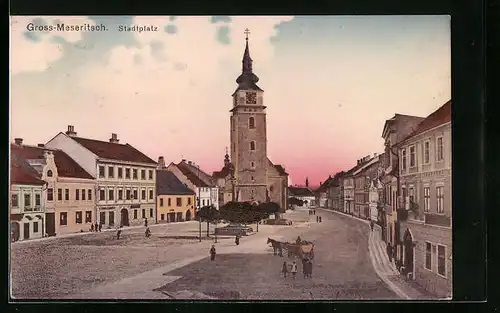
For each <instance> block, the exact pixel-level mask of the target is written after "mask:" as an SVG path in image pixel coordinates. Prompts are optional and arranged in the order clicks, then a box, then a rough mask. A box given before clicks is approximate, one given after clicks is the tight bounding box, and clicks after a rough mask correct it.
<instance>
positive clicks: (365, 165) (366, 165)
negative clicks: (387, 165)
mask: <svg viewBox="0 0 500 313" xmlns="http://www.w3.org/2000/svg"><path fill="white" fill-rule="evenodd" d="M379 161H380V158H379V155H377V156H376V157H373V158H371V159H370V160H368V161H366V162H364V163H363V164H362V165H361V166H360V167H358V169H357V170H355V171H354V172H353V173H352V175H357V174H359V173H360V172H361V171H362V170H366V169H367V168H369V167H371V166H373V165H374V164H376V163H377V162H379Z"/></svg>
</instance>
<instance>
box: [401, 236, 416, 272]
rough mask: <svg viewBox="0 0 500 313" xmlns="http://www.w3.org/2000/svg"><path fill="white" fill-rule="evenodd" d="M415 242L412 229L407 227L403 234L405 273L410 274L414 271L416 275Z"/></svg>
mask: <svg viewBox="0 0 500 313" xmlns="http://www.w3.org/2000/svg"><path fill="white" fill-rule="evenodd" d="M414 246H415V245H414V243H413V236H412V235H411V232H410V229H408V228H407V229H406V231H405V234H404V236H403V248H404V253H403V266H404V272H403V274H404V275H408V273H412V275H414V274H413V273H414V270H415V269H414V264H413V254H414Z"/></svg>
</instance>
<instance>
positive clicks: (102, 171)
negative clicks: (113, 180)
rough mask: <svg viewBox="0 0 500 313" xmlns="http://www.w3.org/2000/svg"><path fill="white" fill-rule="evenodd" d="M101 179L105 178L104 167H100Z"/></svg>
mask: <svg viewBox="0 0 500 313" xmlns="http://www.w3.org/2000/svg"><path fill="white" fill-rule="evenodd" d="M99 178H104V166H99Z"/></svg>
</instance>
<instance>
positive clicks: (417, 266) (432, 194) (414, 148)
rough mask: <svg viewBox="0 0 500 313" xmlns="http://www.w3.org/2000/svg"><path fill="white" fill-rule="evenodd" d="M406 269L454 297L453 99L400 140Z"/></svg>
mask: <svg viewBox="0 0 500 313" xmlns="http://www.w3.org/2000/svg"><path fill="white" fill-rule="evenodd" d="M398 149H399V153H400V156H401V157H400V160H399V161H400V166H399V174H400V184H401V185H400V186H401V191H400V193H401V195H402V196H401V198H400V199H401V200H400V201H399V204H400V208H399V210H400V211H401V212H402V213H401V214H400V215H401V221H400V222H401V224H400V225H401V232H400V233H401V235H402V238H401V239H402V248H403V251H402V255H401V259H400V261H401V263H402V266H403V271H402V272H403V274H405V275H406V276H407V277H410V278H412V279H415V281H416V282H417V283H419V284H421V285H422V286H423V287H424V288H426V289H427V290H428V291H430V292H432V293H434V294H436V295H438V296H441V297H451V290H452V264H453V263H452V254H453V247H452V227H451V225H452V194H451V189H452V182H451V177H452V176H451V175H452V155H451V151H452V146H451V101H449V102H447V103H446V104H444V105H443V106H441V107H440V108H439V109H438V110H436V111H435V112H433V113H432V114H430V115H429V116H428V117H427V118H426V119H425V120H423V121H422V122H421V123H420V124H419V125H418V127H417V129H416V130H415V131H414V132H412V133H411V134H410V135H409V136H408V137H407V138H406V139H404V140H403V141H401V142H400V143H399V144H398Z"/></svg>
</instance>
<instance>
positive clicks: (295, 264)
mask: <svg viewBox="0 0 500 313" xmlns="http://www.w3.org/2000/svg"><path fill="white" fill-rule="evenodd" d="M296 275H297V263H295V261H293V263H292V278H293V279H295V276H296Z"/></svg>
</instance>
